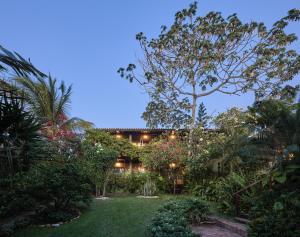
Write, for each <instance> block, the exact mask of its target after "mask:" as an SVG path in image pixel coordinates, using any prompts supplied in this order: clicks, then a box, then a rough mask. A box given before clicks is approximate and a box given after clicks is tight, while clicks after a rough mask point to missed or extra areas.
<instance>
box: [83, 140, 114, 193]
mask: <svg viewBox="0 0 300 237" xmlns="http://www.w3.org/2000/svg"><path fill="white" fill-rule="evenodd" d="M83 156H84V160H82V165H83V167H84V170H85V172H86V173H87V175H88V176H89V177H90V180H91V182H92V183H93V184H95V186H96V196H98V195H100V193H101V192H102V195H103V196H105V195H106V187H107V184H108V182H109V180H110V178H111V175H112V171H113V168H114V164H115V162H116V160H117V157H118V153H117V152H116V151H115V150H111V149H109V148H106V147H105V146H102V144H100V143H96V144H91V143H89V142H88V141H85V142H84V144H83ZM100 190H101V191H100Z"/></svg>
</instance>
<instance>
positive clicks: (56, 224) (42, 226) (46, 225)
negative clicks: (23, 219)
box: [35, 212, 81, 228]
mask: <svg viewBox="0 0 300 237" xmlns="http://www.w3.org/2000/svg"><path fill="white" fill-rule="evenodd" d="M80 216H81V213H80V212H79V214H78V216H76V217H74V218H72V219H70V220H68V221H65V222H63V221H62V222H58V223H54V224H44V225H35V226H37V227H41V228H45V227H46V228H51V227H59V226H61V225H64V224H67V223H70V222H72V221H74V220H76V219H79V217H80Z"/></svg>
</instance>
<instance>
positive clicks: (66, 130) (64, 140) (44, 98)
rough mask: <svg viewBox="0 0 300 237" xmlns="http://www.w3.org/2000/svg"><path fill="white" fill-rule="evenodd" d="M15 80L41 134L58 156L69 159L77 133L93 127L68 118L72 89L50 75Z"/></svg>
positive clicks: (74, 118) (81, 121) (87, 123)
mask: <svg viewBox="0 0 300 237" xmlns="http://www.w3.org/2000/svg"><path fill="white" fill-rule="evenodd" d="M15 81H16V84H17V88H18V90H20V91H22V95H23V96H24V97H25V100H26V105H27V107H28V109H29V110H31V111H32V112H33V113H34V115H35V116H36V117H37V118H38V120H39V121H40V123H41V125H42V127H41V131H42V133H43V135H45V136H46V137H47V138H48V139H49V140H51V141H54V142H55V143H56V144H57V145H58V150H59V151H60V153H61V154H63V153H68V154H69V155H67V157H70V156H71V155H72V152H73V153H74V150H75V149H76V147H78V142H79V137H78V136H77V134H78V133H81V132H82V130H85V129H88V128H91V127H92V123H90V122H87V121H84V120H82V119H79V118H76V117H73V118H68V116H67V112H68V108H69V106H70V102H71V92H72V87H71V86H69V87H67V86H66V85H65V83H64V82H63V81H62V82H61V83H60V85H59V86H57V80H56V79H54V78H52V77H51V75H49V77H47V78H37V79H36V81H35V80H33V79H31V78H29V77H16V78H15Z"/></svg>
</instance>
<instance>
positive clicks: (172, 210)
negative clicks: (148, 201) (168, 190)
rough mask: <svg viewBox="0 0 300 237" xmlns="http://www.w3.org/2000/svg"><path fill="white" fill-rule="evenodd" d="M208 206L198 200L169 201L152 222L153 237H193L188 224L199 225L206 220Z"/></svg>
mask: <svg viewBox="0 0 300 237" xmlns="http://www.w3.org/2000/svg"><path fill="white" fill-rule="evenodd" d="M208 211H209V209H208V206H207V205H206V204H204V203H203V202H201V201H200V200H198V199H183V200H171V201H169V202H167V203H166V204H164V205H163V206H162V207H161V208H160V209H159V210H158V211H157V213H156V215H155V217H154V218H153V220H152V223H151V226H150V230H151V234H152V236H153V237H156V236H157V237H162V236H164V237H167V236H182V237H188V236H195V235H194V234H192V232H191V230H190V228H189V224H191V223H194V224H199V223H201V222H203V221H205V220H206V219H207V214H208Z"/></svg>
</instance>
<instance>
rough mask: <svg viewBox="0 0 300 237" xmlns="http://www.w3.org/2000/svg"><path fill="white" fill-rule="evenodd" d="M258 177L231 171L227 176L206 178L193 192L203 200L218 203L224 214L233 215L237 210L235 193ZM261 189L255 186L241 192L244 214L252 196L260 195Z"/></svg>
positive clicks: (247, 209) (241, 204) (218, 207)
mask: <svg viewBox="0 0 300 237" xmlns="http://www.w3.org/2000/svg"><path fill="white" fill-rule="evenodd" d="M257 179H258V178H257V177H249V174H248V175H246V174H243V173H234V172H232V173H230V174H229V175H227V176H225V177H218V178H214V179H204V180H203V181H202V183H201V184H198V185H196V186H195V187H194V189H193V190H192V192H193V194H194V195H196V196H198V197H200V198H201V199H203V200H207V201H212V202H215V203H216V204H217V209H218V210H219V211H220V212H221V213H224V214H227V215H233V214H234V212H235V207H236V206H235V204H236V203H235V199H234V198H235V197H234V196H233V194H234V193H236V192H237V191H239V190H241V189H243V188H245V187H246V186H248V185H250V184H252V183H255V182H256V180H257ZM259 191H260V189H259V188H258V187H257V186H255V187H253V188H252V189H249V190H247V191H246V192H244V193H242V194H241V197H240V208H241V212H242V214H247V213H248V212H249V208H250V206H251V203H252V201H251V200H252V198H253V197H255V196H256V195H258V192H259Z"/></svg>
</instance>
